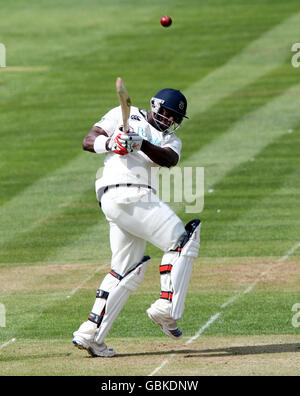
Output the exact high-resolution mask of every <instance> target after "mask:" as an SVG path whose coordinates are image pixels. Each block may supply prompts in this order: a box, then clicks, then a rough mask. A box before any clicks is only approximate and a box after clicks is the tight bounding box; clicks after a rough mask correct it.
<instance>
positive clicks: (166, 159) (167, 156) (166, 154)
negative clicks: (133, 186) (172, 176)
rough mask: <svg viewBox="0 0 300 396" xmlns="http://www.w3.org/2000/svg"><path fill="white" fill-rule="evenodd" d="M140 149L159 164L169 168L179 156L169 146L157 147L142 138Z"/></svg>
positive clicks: (175, 162)
mask: <svg viewBox="0 0 300 396" xmlns="http://www.w3.org/2000/svg"><path fill="white" fill-rule="evenodd" d="M141 151H143V153H145V154H146V155H147V156H148V157H149V158H150V159H151V160H152V161H153V162H155V163H156V164H157V165H159V166H164V167H167V168H171V167H172V166H175V165H176V164H177V163H178V160H179V156H178V154H177V153H175V151H174V150H172V149H171V148H170V147H158V146H155V145H154V144H152V143H150V142H148V141H147V140H143V143H142V147H141Z"/></svg>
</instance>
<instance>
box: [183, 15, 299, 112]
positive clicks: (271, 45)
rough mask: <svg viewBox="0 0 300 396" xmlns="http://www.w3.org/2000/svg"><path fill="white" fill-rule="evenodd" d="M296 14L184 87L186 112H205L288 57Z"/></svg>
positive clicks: (292, 40) (294, 31) (293, 37)
mask: <svg viewBox="0 0 300 396" xmlns="http://www.w3.org/2000/svg"><path fill="white" fill-rule="evenodd" d="M299 24H300V13H297V14H296V15H293V16H292V17H290V18H288V19H286V20H284V21H283V22H282V23H280V24H279V25H277V26H275V27H274V28H272V29H271V30H269V31H268V32H266V33H264V34H263V35H262V36H261V37H260V38H258V39H257V40H255V41H253V42H251V43H250V44H249V45H248V46H247V47H246V48H245V49H244V50H243V51H241V52H240V53H239V54H238V55H236V56H234V57H233V58H231V59H230V60H229V61H228V62H227V63H226V64H225V65H224V66H223V67H221V68H218V69H216V70H215V71H213V72H212V73H210V74H209V75H207V76H206V77H205V78H203V79H201V80H199V81H198V82H196V83H195V84H194V85H192V86H191V87H189V88H188V89H186V90H185V92H184V93H185V94H186V96H187V97H188V98H190V101H189V114H190V115H191V116H193V115H197V114H199V112H205V111H207V110H208V109H209V108H210V107H211V106H213V105H214V104H215V103H216V102H218V101H219V100H221V99H222V98H224V97H226V96H229V95H230V94H232V93H233V92H234V91H237V90H239V89H241V88H242V87H244V86H246V85H248V84H250V83H251V82H253V81H255V80H257V79H258V78H260V77H261V76H263V75H264V74H267V73H269V72H270V71H272V70H273V69H275V68H277V67H278V66H279V65H281V64H282V63H283V62H284V61H285V60H286V59H287V58H290V56H291V43H294V41H295V37H297V35H298V30H299V29H298V26H299Z"/></svg>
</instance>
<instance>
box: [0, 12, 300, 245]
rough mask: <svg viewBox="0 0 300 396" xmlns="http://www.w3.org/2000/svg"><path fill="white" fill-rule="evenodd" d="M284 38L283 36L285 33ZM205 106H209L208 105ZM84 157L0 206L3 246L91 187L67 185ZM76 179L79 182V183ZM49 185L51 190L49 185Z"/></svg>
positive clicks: (225, 70)
mask: <svg viewBox="0 0 300 396" xmlns="http://www.w3.org/2000/svg"><path fill="white" fill-rule="evenodd" d="M297 17H299V15H298V14H297V15H296V16H294V17H292V18H297ZM288 21H289V22H288V23H286V22H284V23H283V24H280V26H279V27H275V28H274V29H272V30H271V32H273V31H274V30H275V33H274V35H275V36H277V35H278V32H277V31H278V30H279V31H280V32H281V31H282V30H285V32H290V29H291V30H292V31H293V29H292V28H291V25H292V26H293V24H290V21H291V20H290V19H289V20H288ZM286 25H287V26H286ZM271 32H268V33H266V34H264V35H263V38H262V40H261V42H260V41H259V40H256V46H258V47H262V46H263V45H267V44H268V45H270V36H272V34H271ZM276 32H277V33H276ZM286 34H287V33H286ZM284 37H286V36H285V35H284ZM252 55H253V48H252V46H251V45H250V47H249V55H247V51H243V53H242V55H241V61H242V62H245V59H246V60H247V59H250V58H251V56H252ZM249 57H250V58H249ZM275 59H277V61H276V62H271V60H269V62H267V60H265V61H266V62H267V64H269V67H268V69H266V70H265V71H264V72H267V71H268V70H271V68H272V67H276V66H278V62H282V61H283V60H284V58H281V57H280V59H278V57H275ZM237 64H238V56H237V57H235V58H234V61H233V65H237ZM241 66H242V65H241ZM228 67H229V66H228V65H225V67H222V68H221V69H220V70H219V72H218V75H219V77H220V78H223V79H225V80H226V75H227V73H228ZM222 73H223V74H222ZM248 75H249V80H248V79H247V78H245V76H244V79H243V80H241V79H240V78H237V80H236V83H233V82H232V81H231V84H232V86H234V87H235V89H238V88H240V87H241V86H243V85H245V84H246V83H247V81H248V82H249V81H252V79H254V78H257V77H258V76H259V74H256V73H249V74H248ZM233 76H234V75H233ZM201 81H202V80H201ZM201 81H200V83H197V84H196V85H195V87H196V89H194V88H191V89H190V94H189V96H191V103H193V102H194V103H195V102H197V101H198V100H199V98H200V96H199V95H201V89H200V90H199V84H200V87H202V85H201ZM207 81H209V84H210V85H207V84H208V83H207ZM213 81H215V82H214V84H215V85H214V90H212V88H213V85H212V83H213ZM202 84H203V89H205V90H207V89H208V90H209V91H212V92H213V91H216V90H218V84H219V82H218V79H216V80H215V79H214V78H213V79H211V77H209V78H208V80H204V82H203V83H202ZM228 87H229V85H228V86H227V88H228ZM225 91H226V90H225ZM193 92H194V94H193ZM231 92H232V91H229V92H228V91H227V94H228V93H231ZM223 94H224V93H223ZM219 99H220V96H214V97H213V99H210V100H208V101H207V103H209V105H210V106H211V105H213V104H214V103H215V102H216V101H218V100H219ZM192 106H193V105H192ZM206 108H208V105H207V107H206ZM193 111H194V112H195V110H192V113H193ZM200 111H201V110H200ZM201 154H202V153H201ZM194 157H196V158H197V164H199V158H202V157H200V156H199V155H198V152H197V154H196V155H195V156H194ZM203 158H207V157H206V156H203ZM85 159H86V157H85V154H80V155H78V156H77V157H76V158H75V159H74V160H72V161H71V162H70V163H68V164H67V165H66V166H65V167H62V168H60V169H59V170H58V171H55V172H54V173H52V174H50V175H48V176H47V177H46V178H43V179H41V180H39V181H38V182H36V183H34V184H33V185H32V186H30V187H28V188H27V189H26V190H25V191H23V192H22V193H21V194H19V195H18V196H16V197H15V198H13V199H12V200H11V201H9V202H8V203H7V204H5V205H3V207H2V208H1V209H0V216H1V224H2V228H1V229H0V238H1V241H2V246H3V244H4V243H5V242H6V241H8V240H10V239H12V238H14V237H15V235H16V234H18V233H20V232H21V233H23V232H28V230H30V229H32V228H33V227H34V226H35V225H36V224H37V223H38V222H39V221H43V219H44V221H46V220H47V217H49V216H50V217H53V215H54V213H56V212H57V206H59V205H61V204H63V203H64V202H72V201H74V200H76V198H75V196H76V195H77V197H78V193H79V195H80V194H81V193H82V192H83V191H86V190H87V189H88V188H89V187H90V184H88V183H86V181H87V178H86V176H83V177H82V178H81V179H79V178H78V179H77V181H75V186H76V188H73V189H72V188H70V184H71V183H73V182H74V180H72V176H73V175H74V173H75V172H76V173H77V176H79V175H80V174H81V175H82V173H81V172H80V171H81V170H82V169H84V170H85V171H86V172H88V169H87V163H88V164H89V165H91V166H92V164H93V163H92V161H91V160H90V161H89V162H88V161H85ZM192 160H193V158H192V159H191V161H189V163H192V162H193V161H192ZM184 165H185V164H183V166H184ZM90 169H92V168H90ZM94 169H95V168H94ZM71 170H72V171H73V172H72V171H71ZM70 171H71V172H70ZM79 180H80V182H78V181H79ZM53 181H54V183H55V186H54V185H53ZM60 181H61V183H60ZM51 186H52V189H51V188H49V187H51ZM66 186H68V187H67V188H66ZM53 187H54V190H53ZM53 191H64V194H65V195H64V197H61V196H60V194H58V195H56V196H55V195H54V194H53ZM69 194H70V195H72V198H71V199H70V198H67V196H68V195H69ZM50 196H51V198H50ZM62 198H63V199H62Z"/></svg>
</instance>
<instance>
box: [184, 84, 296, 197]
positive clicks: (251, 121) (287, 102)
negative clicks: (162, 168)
mask: <svg viewBox="0 0 300 396" xmlns="http://www.w3.org/2000/svg"><path fill="white" fill-rule="evenodd" d="M299 105H300V84H297V85H295V86H293V87H292V88H290V89H288V90H287V91H286V92H284V93H283V94H282V95H279V96H278V97H276V98H275V99H273V100H271V101H269V102H268V103H267V104H266V105H265V106H263V107H261V108H259V109H258V110H256V111H255V112H253V113H250V114H247V115H246V116H244V117H243V118H242V119H241V120H239V121H238V122H236V123H235V124H234V125H233V126H232V127H231V128H230V129H229V130H227V131H226V132H225V133H224V134H222V135H221V136H219V137H217V138H216V139H214V140H213V142H212V143H210V144H208V145H206V146H204V147H203V148H202V149H200V150H199V151H197V152H196V153H195V154H193V155H192V156H191V157H190V158H189V159H188V160H187V161H186V162H185V163H184V164H182V166H188V165H189V166H203V167H205V185H206V190H207V189H209V188H211V187H213V186H214V185H215V184H216V183H217V182H219V181H220V180H222V179H223V178H224V176H225V175H226V174H227V173H228V172H230V171H231V170H232V169H234V168H235V167H238V166H239V165H240V164H241V163H243V162H245V161H248V160H250V159H251V158H254V157H255V156H256V155H257V154H258V153H259V152H260V151H261V150H263V149H264V148H265V147H266V146H268V145H269V144H270V143H272V142H273V141H274V140H275V139H276V138H278V137H280V136H282V135H283V134H287V133H288V131H289V130H290V129H293V128H294V127H295V126H297V124H298V123H299V122H300V115H299V112H298V109H299Z"/></svg>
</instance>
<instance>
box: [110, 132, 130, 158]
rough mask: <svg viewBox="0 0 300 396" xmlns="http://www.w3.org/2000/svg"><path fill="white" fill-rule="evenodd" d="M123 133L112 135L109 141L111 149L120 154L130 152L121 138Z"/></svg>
mask: <svg viewBox="0 0 300 396" xmlns="http://www.w3.org/2000/svg"><path fill="white" fill-rule="evenodd" d="M121 135H123V134H122V133H118V134H117V135H116V136H112V138H111V139H110V141H109V143H108V148H109V150H111V151H113V152H114V153H116V154H119V155H125V154H128V150H127V148H126V147H125V146H124V145H123V144H122V142H121V140H120V138H121Z"/></svg>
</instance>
